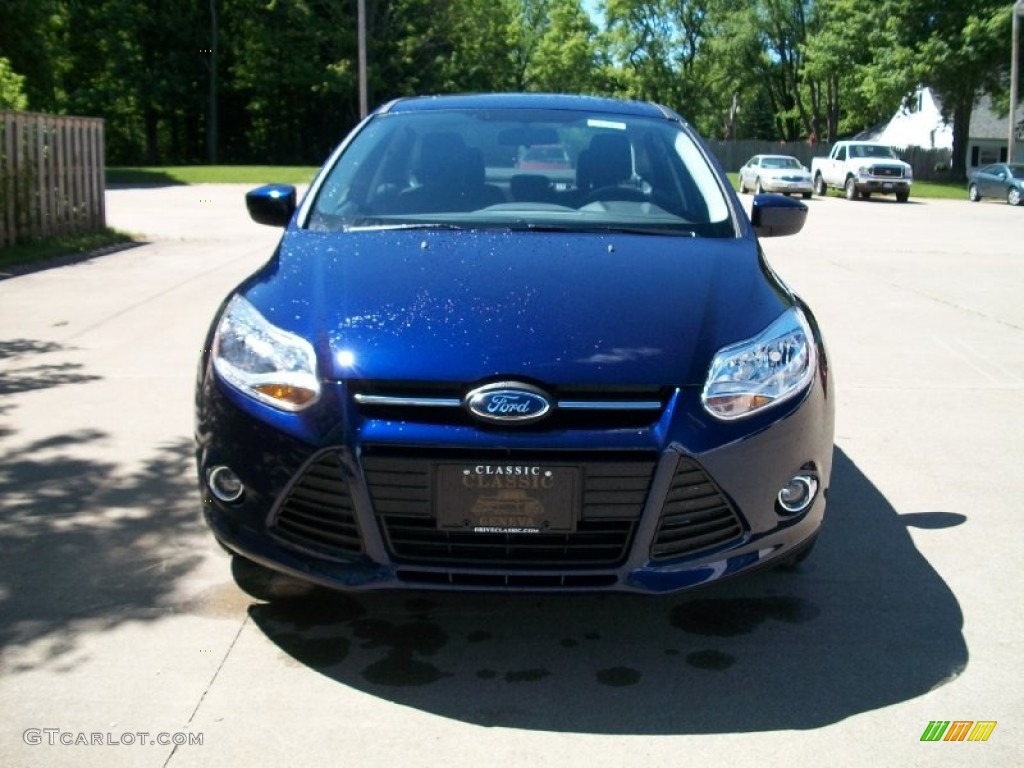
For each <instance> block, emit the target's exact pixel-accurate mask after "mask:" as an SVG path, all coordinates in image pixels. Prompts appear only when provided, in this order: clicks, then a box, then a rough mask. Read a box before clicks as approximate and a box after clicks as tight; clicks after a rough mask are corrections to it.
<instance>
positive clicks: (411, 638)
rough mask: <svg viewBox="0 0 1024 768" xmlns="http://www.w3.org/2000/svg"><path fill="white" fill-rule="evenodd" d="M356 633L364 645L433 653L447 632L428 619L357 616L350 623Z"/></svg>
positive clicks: (443, 642)
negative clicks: (365, 617) (410, 619)
mask: <svg viewBox="0 0 1024 768" xmlns="http://www.w3.org/2000/svg"><path fill="white" fill-rule="evenodd" d="M352 629H353V631H354V633H355V636H356V637H358V638H359V639H361V640H364V641H365V642H364V643H363V646H362V647H363V648H390V649H393V650H396V651H404V652H408V653H421V654H427V655H429V654H432V653H436V652H437V651H438V650H439V649H440V648H443V647H444V646H445V645H446V644H447V643H448V635H447V633H446V632H445V631H444V630H443V629H441V627H440V626H439V625H437V624H434V623H433V622H429V621H421V620H415V621H408V622H404V623H401V624H395V623H392V622H390V621H384V620H383V619H359V620H358V621H355V622H353V623H352Z"/></svg>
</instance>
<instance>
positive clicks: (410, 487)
mask: <svg viewBox="0 0 1024 768" xmlns="http://www.w3.org/2000/svg"><path fill="white" fill-rule="evenodd" d="M463 458H465V457H463ZM483 458H484V457H481V456H479V455H477V454H474V456H473V460H474V461H477V460H483ZM502 460H506V461H508V460H511V461H516V462H519V463H523V462H528V463H543V462H544V459H543V458H539V457H537V456H535V455H530V456H528V457H513V458H511V459H510V458H509V457H508V456H507V455H503V456H502ZM547 460H548V461H556V462H558V463H562V464H564V463H566V457H565V456H557V457H555V458H552V457H550V456H549V457H547ZM452 461H459V458H457V457H456V458H452V457H451V456H448V457H443V456H441V457H438V456H434V455H432V456H430V458H426V457H423V458H410V457H404V456H403V457H395V456H372V455H368V456H364V458H363V469H364V472H365V475H366V482H367V488H368V490H369V492H370V497H371V499H372V500H373V503H374V509H375V511H376V515H377V519H378V520H379V522H380V524H381V529H382V531H383V533H384V538H385V541H386V543H387V546H388V549H389V550H390V552H391V555H392V556H393V557H394V558H395V560H397V561H398V562H401V563H406V564H419V565H457V566H459V567H471V568H485V569H511V570H515V569H520V570H525V569H536V568H540V569H543V568H561V569H565V568H568V569H571V568H593V567H608V566H614V565H618V564H620V563H622V562H623V561H624V560H625V558H626V556H627V555H628V553H629V547H630V544H631V542H632V540H633V534H634V532H635V530H636V526H637V523H638V522H639V519H640V515H641V512H642V510H643V507H644V503H645V501H646V499H647V492H648V489H649V487H650V484H651V478H652V476H653V474H654V461H653V460H648V461H636V460H635V459H633V460H607V459H605V458H604V457H602V458H601V460H599V461H590V462H586V461H583V462H580V466H581V468H582V470H583V471H582V486H583V487H582V494H581V498H582V509H581V514H580V519H579V521H578V523H577V526H576V530H575V531H573V532H571V533H532V534H531V533H525V534H524V533H488V534H478V533H470V532H463V531H451V530H442V529H439V528H438V524H437V518H436V512H435V510H434V489H433V472H434V466H435V464H437V463H444V462H452ZM434 577H437V576H436V574H429V575H428V576H426V577H424V578H434ZM438 578H439V577H438ZM445 578H447V577H446V576H445Z"/></svg>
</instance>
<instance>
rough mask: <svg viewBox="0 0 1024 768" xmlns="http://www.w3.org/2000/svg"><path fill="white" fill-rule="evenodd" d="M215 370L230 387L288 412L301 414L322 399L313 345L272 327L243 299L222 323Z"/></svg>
mask: <svg viewBox="0 0 1024 768" xmlns="http://www.w3.org/2000/svg"><path fill="white" fill-rule="evenodd" d="M213 367H214V368H215V369H216V371H217V373H218V374H220V376H221V377H222V378H223V379H224V380H225V381H227V382H228V383H229V384H231V385H233V386H235V387H237V388H238V389H240V390H242V391H243V392H245V393H246V394H248V395H251V396H252V397H255V398H256V399H257V400H260V401H262V402H264V403H267V404H268V405H272V406H274V407H275V408H281V409H282V410H285V411H300V410H302V409H303V408H305V407H307V406H309V405H312V404H313V403H314V402H316V399H317V398H318V397H319V396H320V382H319V380H318V379H317V377H316V354H315V353H314V352H313V347H312V345H311V344H310V343H309V342H308V341H306V340H305V339H301V338H299V337H298V336H296V335H295V334H292V333H288V332H287V331H283V330H281V329H280V328H278V327H276V326H274V325H271V324H270V323H269V322H268V321H267V319H266V318H265V317H263V315H261V314H260V313H259V312H257V311H256V308H255V307H254V306H253V305H252V304H250V303H249V302H248V301H247V300H246V299H244V298H242V297H241V296H235V297H234V298H233V299H231V302H230V303H229V304H228V306H227V309H226V310H224V315H223V316H222V317H221V319H220V325H219V326H218V327H217V334H216V338H215V340H214V343H213Z"/></svg>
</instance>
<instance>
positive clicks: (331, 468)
mask: <svg viewBox="0 0 1024 768" xmlns="http://www.w3.org/2000/svg"><path fill="white" fill-rule="evenodd" d="M270 531H271V532H272V533H273V534H274V535H275V536H277V538H279V539H281V540H282V541H285V542H287V543H289V544H292V545H294V546H296V547H299V548H301V549H304V550H307V551H310V552H313V553H314V554H317V555H320V556H322V557H326V558H343V559H348V558H351V557H352V556H353V555H360V554H362V552H363V543H362V538H361V537H360V535H359V526H358V525H357V524H356V518H355V512H354V511H353V509H352V499H351V497H350V496H349V491H348V485H347V484H346V482H345V480H344V475H343V474H342V468H341V461H340V459H339V458H338V455H337V454H335V453H325V454H323V455H322V456H320V458H318V459H317V460H316V461H315V462H314V463H312V464H310V465H309V466H308V467H307V468H306V469H305V471H304V472H303V473H302V475H301V476H300V477H299V478H298V480H296V481H295V483H294V484H293V485H292V487H291V489H290V490H289V491H288V494H287V496H286V497H285V499H284V501H283V502H282V503H281V505H280V506H279V507H278V509H277V512H276V514H275V515H274V516H273V518H272V519H271V522H270Z"/></svg>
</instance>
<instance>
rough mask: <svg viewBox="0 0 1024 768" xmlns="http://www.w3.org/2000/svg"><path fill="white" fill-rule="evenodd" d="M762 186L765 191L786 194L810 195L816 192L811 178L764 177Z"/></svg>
mask: <svg viewBox="0 0 1024 768" xmlns="http://www.w3.org/2000/svg"><path fill="white" fill-rule="evenodd" d="M761 186H762V187H763V188H764V191H765V192H778V193H781V194H784V195H810V194H812V193H813V192H814V185H813V183H812V182H811V180H810V179H807V180H806V181H783V180H779V179H762V180H761Z"/></svg>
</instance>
